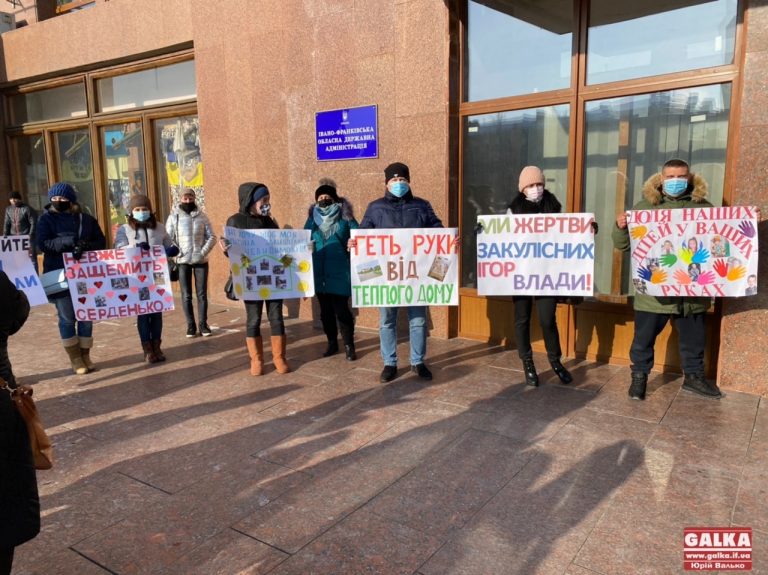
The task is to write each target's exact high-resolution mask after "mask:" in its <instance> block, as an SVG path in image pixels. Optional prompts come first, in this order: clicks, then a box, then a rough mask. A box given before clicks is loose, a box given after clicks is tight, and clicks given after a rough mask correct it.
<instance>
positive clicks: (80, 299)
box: [77, 297, 85, 304]
mask: <svg viewBox="0 0 768 575" xmlns="http://www.w3.org/2000/svg"><path fill="white" fill-rule="evenodd" d="M77 301H79V302H80V303H82V304H84V303H85V298H84V297H79V298H77Z"/></svg>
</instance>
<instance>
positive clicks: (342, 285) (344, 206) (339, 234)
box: [304, 198, 358, 296]
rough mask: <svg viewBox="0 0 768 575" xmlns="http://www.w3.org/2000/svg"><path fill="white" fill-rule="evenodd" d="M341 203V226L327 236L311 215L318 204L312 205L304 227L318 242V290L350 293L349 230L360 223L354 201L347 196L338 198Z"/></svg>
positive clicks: (314, 257)
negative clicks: (350, 200) (353, 206)
mask: <svg viewBox="0 0 768 575" xmlns="http://www.w3.org/2000/svg"><path fill="white" fill-rule="evenodd" d="M339 203H340V204H341V216H340V217H339V227H338V229H337V230H336V232H335V233H333V234H331V235H330V236H329V237H328V239H325V238H324V237H323V234H322V233H321V232H320V228H319V227H318V226H317V224H316V223H315V219H314V218H313V217H312V216H313V211H314V209H315V204H312V205H310V206H309V213H308V214H307V222H306V223H305V224H304V229H305V230H310V231H311V232H312V240H313V241H314V242H315V251H314V252H312V265H313V269H314V275H315V292H317V293H329V294H335V295H343V296H350V295H351V294H352V288H351V287H350V286H351V281H352V279H351V277H350V273H349V252H348V251H347V241H348V240H349V236H350V233H349V232H350V230H356V229H357V228H358V223H357V220H356V219H355V216H354V215H353V210H352V204H350V203H349V202H348V201H347V199H346V198H339Z"/></svg>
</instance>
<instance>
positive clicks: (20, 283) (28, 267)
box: [0, 236, 48, 306]
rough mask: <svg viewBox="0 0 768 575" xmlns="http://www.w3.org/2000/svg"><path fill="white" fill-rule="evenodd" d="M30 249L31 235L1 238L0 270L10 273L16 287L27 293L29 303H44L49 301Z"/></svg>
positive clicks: (9, 275) (9, 276)
mask: <svg viewBox="0 0 768 575" xmlns="http://www.w3.org/2000/svg"><path fill="white" fill-rule="evenodd" d="M30 249H31V246H30V244H29V236H5V237H3V238H0V270H3V271H4V272H5V273H6V274H7V275H8V278H9V279H10V280H11V281H12V282H13V285H15V286H16V289H20V290H21V291H23V292H24V293H25V294H26V296H27V299H28V300H29V305H32V306H34V305H42V304H44V303H48V298H47V297H45V292H44V291H43V286H42V285H41V284H40V278H38V277H37V273H36V272H35V268H34V266H33V265H32V260H31V259H30V258H29V252H30Z"/></svg>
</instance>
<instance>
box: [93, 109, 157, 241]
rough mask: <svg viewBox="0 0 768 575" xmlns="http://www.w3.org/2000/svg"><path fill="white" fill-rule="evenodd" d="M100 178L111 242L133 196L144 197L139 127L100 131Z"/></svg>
mask: <svg viewBox="0 0 768 575" xmlns="http://www.w3.org/2000/svg"><path fill="white" fill-rule="evenodd" d="M101 141H102V157H103V159H104V177H105V179H106V182H105V183H106V190H107V194H108V195H109V220H110V230H111V233H112V239H114V238H115V234H116V233H117V228H118V227H119V226H120V225H121V224H124V223H125V221H126V219H125V216H126V214H127V213H128V210H129V208H130V203H131V196H132V195H133V194H145V195H146V194H147V187H146V179H145V177H144V174H145V172H144V142H143V140H142V129H141V124H139V123H138V122H131V123H127V124H117V125H113V126H104V127H102V128H101Z"/></svg>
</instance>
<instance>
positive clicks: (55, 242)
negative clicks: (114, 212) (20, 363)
mask: <svg viewBox="0 0 768 575" xmlns="http://www.w3.org/2000/svg"><path fill="white" fill-rule="evenodd" d="M48 200H49V201H50V204H48V205H47V206H45V208H44V212H43V214H42V215H41V216H40V219H39V220H38V222H37V247H38V249H39V250H40V251H42V252H43V275H45V273H47V272H52V271H58V270H63V269H64V256H63V254H64V253H69V252H71V253H72V257H73V258H74V259H76V260H78V261H79V260H80V259H81V258H82V257H83V253H85V252H86V251H92V250H103V249H104V248H105V246H106V239H105V238H104V232H102V231H101V228H100V227H99V222H97V221H96V219H95V218H94V217H92V216H89V215H88V214H84V213H82V212H81V210H80V205H79V204H78V203H77V192H75V188H73V187H72V186H70V185H69V184H67V183H64V182H57V183H55V184H53V186H51V189H50V190H48ZM48 300H49V301H50V302H51V303H53V304H54V305H55V306H56V312H57V314H58V316H59V335H60V336H61V340H62V345H63V346H64V349H65V350H66V352H67V355H68V356H69V361H70V364H71V365H72V370H73V371H74V372H75V373H76V374H78V375H83V374H86V373H88V372H90V371H93V369H94V367H95V366H94V365H93V363H92V362H91V348H92V347H93V322H91V321H78V320H76V318H75V308H74V306H73V305H72V298H71V297H70V294H69V289H67V288H65V289H63V290H62V291H59V292H56V293H49V295H48Z"/></svg>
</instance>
